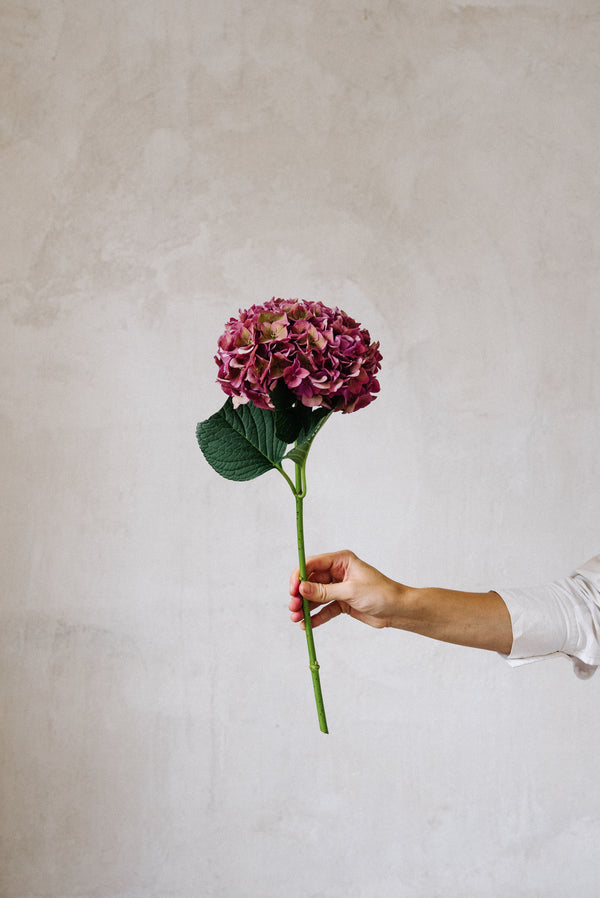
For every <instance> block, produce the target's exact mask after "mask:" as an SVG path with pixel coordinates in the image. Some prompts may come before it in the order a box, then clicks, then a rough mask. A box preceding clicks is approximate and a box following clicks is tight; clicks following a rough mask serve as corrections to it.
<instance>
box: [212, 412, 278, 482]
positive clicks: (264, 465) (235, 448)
mask: <svg viewBox="0 0 600 898" xmlns="http://www.w3.org/2000/svg"><path fill="white" fill-rule="evenodd" d="M196 437H197V439H198V444H199V446H200V448H201V450H202V452H203V454H204V457H205V459H206V460H207V462H208V463H209V465H211V467H213V468H214V469H215V471H216V472H217V473H218V474H220V475H221V476H222V477H226V478H227V480H252V479H253V478H254V477H259V476H260V475H261V474H264V473H266V471H270V470H271V469H272V468H276V467H277V466H278V465H280V463H281V460H282V458H283V456H284V453H285V450H286V449H287V444H286V443H285V442H283V440H280V439H279V438H278V437H277V435H276V433H275V416H274V412H272V411H269V410H268V409H262V408H257V407H256V406H255V405H253V404H252V403H251V402H248V403H246V404H245V405H240V406H238V408H234V407H233V402H232V401H231V398H229V399H228V400H227V402H226V403H225V405H224V406H223V407H222V408H221V409H219V411H218V412H216V413H215V414H214V415H211V417H210V418H207V420H206V421H201V422H200V424H198V426H197V427H196Z"/></svg>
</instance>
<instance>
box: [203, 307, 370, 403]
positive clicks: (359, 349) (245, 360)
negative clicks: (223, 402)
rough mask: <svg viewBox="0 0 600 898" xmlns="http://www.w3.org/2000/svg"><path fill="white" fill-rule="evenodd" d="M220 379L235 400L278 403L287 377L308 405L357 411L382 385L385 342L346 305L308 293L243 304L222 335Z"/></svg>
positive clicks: (239, 401)
mask: <svg viewBox="0 0 600 898" xmlns="http://www.w3.org/2000/svg"><path fill="white" fill-rule="evenodd" d="M215 361H216V363H217V365H218V366H219V374H218V377H217V381H218V383H220V384H221V387H222V388H223V390H224V391H225V393H227V395H228V396H231V397H233V404H234V406H236V407H237V406H238V405H241V404H242V403H244V402H253V403H254V405H256V406H258V408H265V409H272V408H273V404H272V402H271V399H270V393H271V392H272V391H273V390H274V389H275V387H276V386H277V385H278V383H279V382H280V381H281V380H283V382H284V383H285V385H286V386H287V387H288V389H289V390H291V392H292V393H293V395H294V396H295V397H296V399H297V400H299V401H300V402H301V403H302V404H303V405H306V406H323V407H324V408H328V409H332V410H334V411H342V412H345V413H347V412H354V411H357V410H358V409H360V408H364V406H366V405H368V404H369V403H370V402H372V401H373V399H375V395H374V394H376V393H377V392H378V391H379V382H378V380H377V377H376V374H377V372H378V371H379V369H380V367H381V354H380V352H379V343H371V338H370V336H369V332H368V331H367V330H365V329H364V328H361V326H360V324H357V322H356V321H354V319H353V318H350V316H349V315H346V313H345V312H342V311H341V310H340V309H337V308H336V309H330V308H329V307H328V306H325V305H323V303H320V302H307V301H305V300H301V299H271V300H268V301H267V302H265V303H264V304H263V305H254V306H252V307H251V308H250V309H246V310H245V311H242V310H240V315H239V318H231V319H230V320H229V321H228V322H227V324H226V326H225V333H224V334H223V335H222V336H221V337H220V338H219V349H218V352H217V355H216V356H215Z"/></svg>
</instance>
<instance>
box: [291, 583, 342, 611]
mask: <svg viewBox="0 0 600 898" xmlns="http://www.w3.org/2000/svg"><path fill="white" fill-rule="evenodd" d="M337 585H338V584H336V583H328V584H327V585H325V583H312V582H310V581H308V580H303V581H302V583H300V595H302V596H304V598H305V599H309V601H311V602H315V604H317V605H324V604H325V603H326V602H334V601H335V600H336V599H337V598H338V596H337V594H336V593H337V590H336V586H337Z"/></svg>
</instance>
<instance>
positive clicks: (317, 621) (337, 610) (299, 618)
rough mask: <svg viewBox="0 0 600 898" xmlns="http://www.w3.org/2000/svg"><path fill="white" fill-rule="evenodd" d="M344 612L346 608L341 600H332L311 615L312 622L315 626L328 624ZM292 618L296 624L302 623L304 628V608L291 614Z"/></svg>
mask: <svg viewBox="0 0 600 898" xmlns="http://www.w3.org/2000/svg"><path fill="white" fill-rule="evenodd" d="M343 613H344V609H343V607H342V605H341V604H340V603H339V602H331V603H330V604H329V605H325V606H324V607H323V608H321V610H320V611H318V612H317V613H316V614H313V615H311V618H310V622H311V625H312V627H313V628H314V627H320V626H321V624H326V623H327V621H330V620H333V618H334V617H337V616H338V615H339V614H343ZM290 618H291V620H292V621H293V622H294V623H295V624H300V626H301V627H302V629H304V614H303V613H302V609H300V611H296V612H294V613H293V614H291V615H290Z"/></svg>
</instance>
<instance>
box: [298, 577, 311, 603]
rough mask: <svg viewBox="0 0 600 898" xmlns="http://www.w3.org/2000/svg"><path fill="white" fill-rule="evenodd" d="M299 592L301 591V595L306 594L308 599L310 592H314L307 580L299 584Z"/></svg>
mask: <svg viewBox="0 0 600 898" xmlns="http://www.w3.org/2000/svg"><path fill="white" fill-rule="evenodd" d="M300 592H301V593H302V595H303V596H306V598H307V599H308V598H309V596H312V594H313V592H314V588H313V585H312V583H309V582H308V581H307V580H303V581H302V583H301V584H300Z"/></svg>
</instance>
